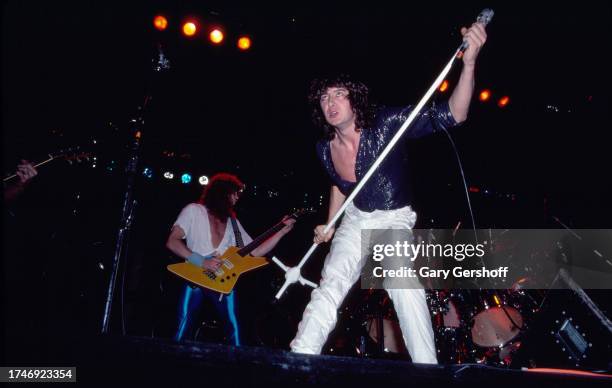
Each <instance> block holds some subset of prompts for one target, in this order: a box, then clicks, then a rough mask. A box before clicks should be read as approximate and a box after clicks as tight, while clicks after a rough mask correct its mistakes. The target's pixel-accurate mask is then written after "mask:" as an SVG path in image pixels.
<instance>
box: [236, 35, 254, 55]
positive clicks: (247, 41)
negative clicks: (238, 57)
mask: <svg viewBox="0 0 612 388" xmlns="http://www.w3.org/2000/svg"><path fill="white" fill-rule="evenodd" d="M238 48H239V49H240V50H243V51H246V50H248V49H250V48H251V38H249V37H248V36H241V37H240V39H238Z"/></svg>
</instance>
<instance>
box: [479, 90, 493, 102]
mask: <svg viewBox="0 0 612 388" xmlns="http://www.w3.org/2000/svg"><path fill="white" fill-rule="evenodd" d="M489 98H491V91H490V90H489V89H485V90H483V91H482V92H480V95H478V99H479V100H480V101H482V102H485V101H489Z"/></svg>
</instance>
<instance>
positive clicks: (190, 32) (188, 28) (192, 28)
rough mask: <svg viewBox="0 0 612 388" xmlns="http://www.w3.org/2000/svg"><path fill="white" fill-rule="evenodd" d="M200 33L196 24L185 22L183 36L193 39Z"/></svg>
mask: <svg viewBox="0 0 612 388" xmlns="http://www.w3.org/2000/svg"><path fill="white" fill-rule="evenodd" d="M196 32H198V26H197V24H196V23H195V22H192V21H190V22H185V23H183V34H184V35H185V36H189V37H192V36H194V35H195V34H196Z"/></svg>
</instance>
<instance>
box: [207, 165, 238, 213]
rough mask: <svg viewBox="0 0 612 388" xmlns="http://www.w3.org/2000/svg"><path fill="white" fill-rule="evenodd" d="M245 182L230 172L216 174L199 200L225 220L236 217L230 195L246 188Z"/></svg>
mask: <svg viewBox="0 0 612 388" xmlns="http://www.w3.org/2000/svg"><path fill="white" fill-rule="evenodd" d="M244 187H245V185H244V183H242V181H241V180H240V179H238V177H237V176H235V175H232V174H228V173H219V174H215V175H214V176H213V177H212V178H210V183H209V184H208V185H207V186H206V187H205V188H204V191H203V192H202V196H200V200H199V201H198V202H199V203H200V204H202V205H204V206H206V208H207V209H208V211H210V212H211V213H212V214H213V215H214V216H215V217H217V218H219V219H221V220H224V219H226V218H227V217H235V216H236V213H235V212H234V209H233V207H232V204H231V202H230V196H231V195H232V194H234V193H235V192H238V191H241V190H244Z"/></svg>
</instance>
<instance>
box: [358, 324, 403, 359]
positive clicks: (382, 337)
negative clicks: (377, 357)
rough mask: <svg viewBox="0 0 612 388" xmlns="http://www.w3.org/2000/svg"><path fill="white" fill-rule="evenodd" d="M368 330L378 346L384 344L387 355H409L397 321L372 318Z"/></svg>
mask: <svg viewBox="0 0 612 388" xmlns="http://www.w3.org/2000/svg"><path fill="white" fill-rule="evenodd" d="M366 330H367V333H368V335H369V336H370V338H371V339H372V340H373V341H374V342H375V343H376V344H378V345H379V346H380V344H381V342H382V345H383V349H384V352H385V353H396V354H408V350H407V349H406V345H405V344H404V338H403V337H402V329H401V328H400V325H399V322H397V321H396V320H394V319H390V318H382V317H372V318H369V319H368V320H367V322H366Z"/></svg>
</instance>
